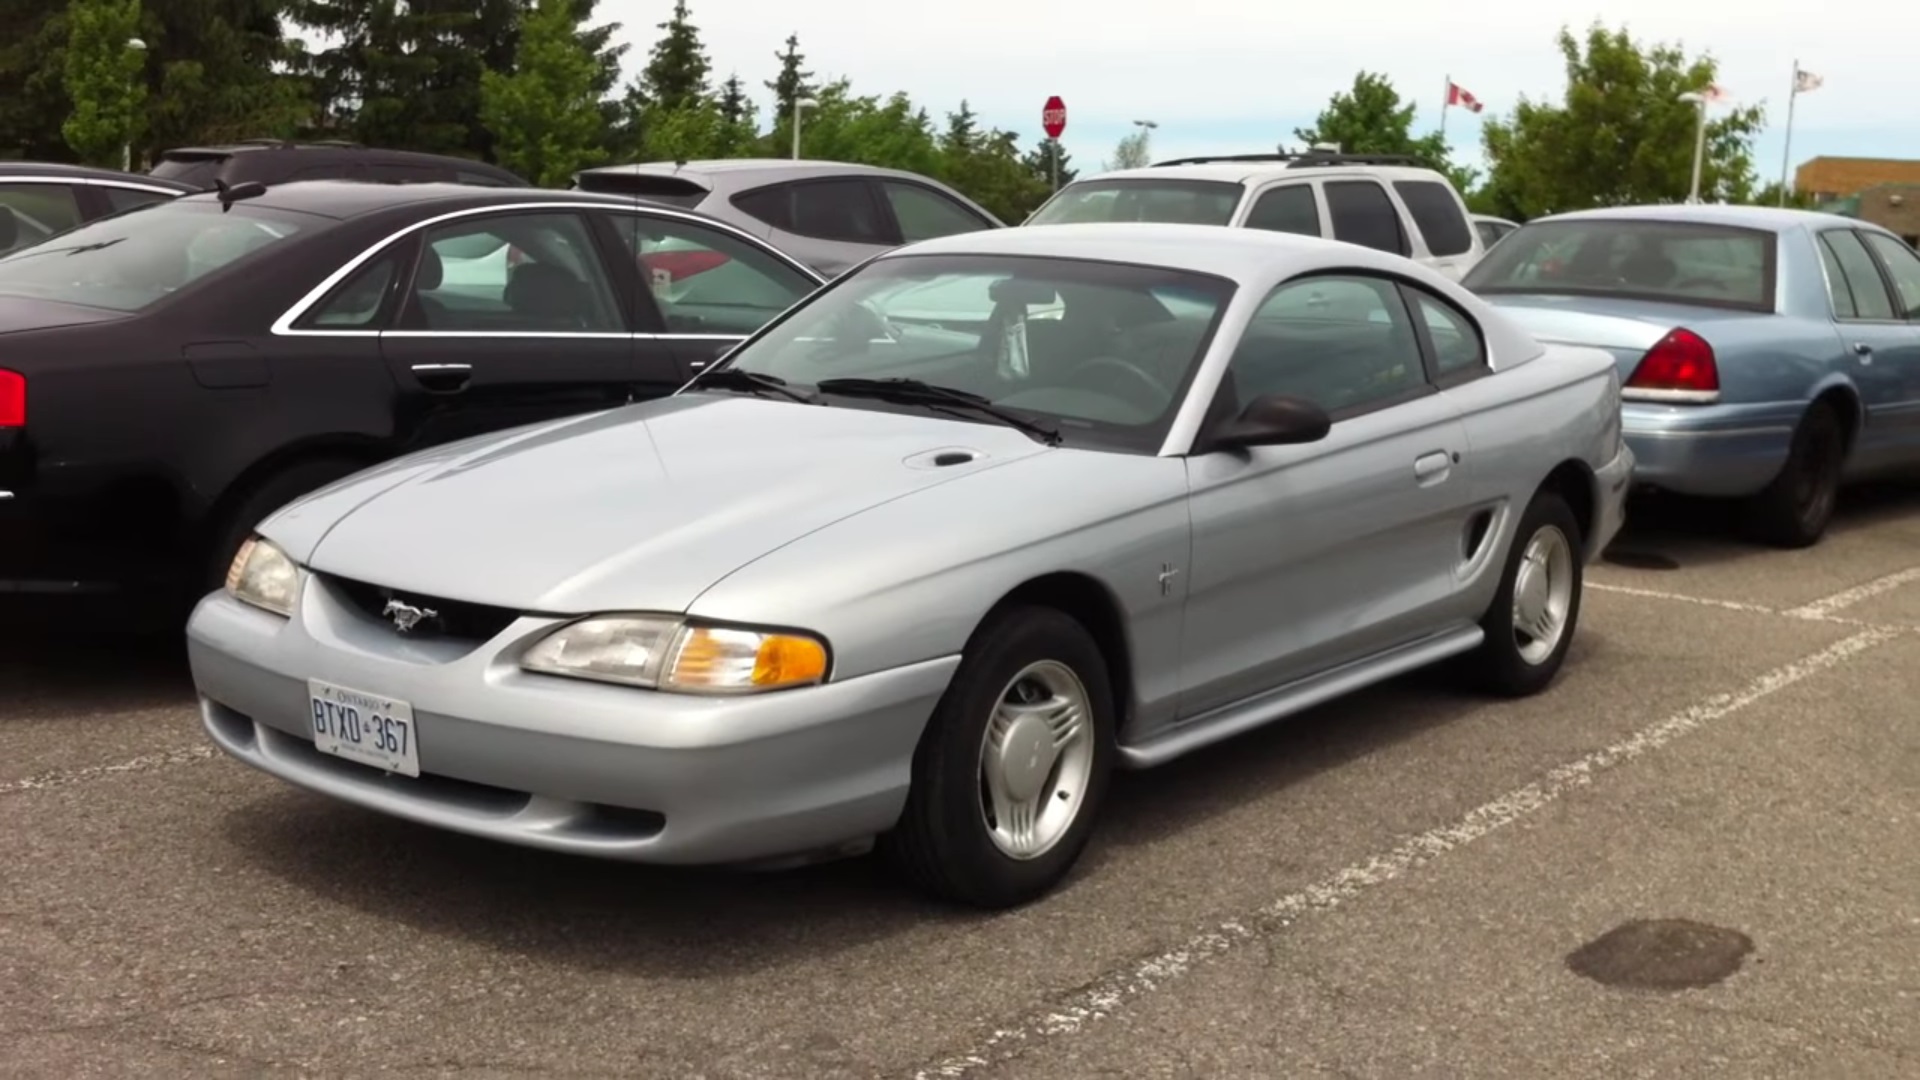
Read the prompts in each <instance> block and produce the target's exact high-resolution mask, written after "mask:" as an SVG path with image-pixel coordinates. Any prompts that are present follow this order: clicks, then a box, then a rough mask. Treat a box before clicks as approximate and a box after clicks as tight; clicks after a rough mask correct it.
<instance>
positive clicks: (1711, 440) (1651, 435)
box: [1620, 401, 1806, 497]
mask: <svg viewBox="0 0 1920 1080" xmlns="http://www.w3.org/2000/svg"><path fill="white" fill-rule="evenodd" d="M1805 411H1806V404H1805V403H1804V402H1763V403H1759V404H1740V405H1657V404H1651V403H1647V402H1637V401H1629V402H1625V403H1623V404H1622V405H1621V408H1620V420H1621V425H1622V428H1623V429H1624V432H1625V436H1626V440H1627V444H1628V445H1629V446H1631V447H1633V453H1634V458H1635V461H1636V464H1635V466H1634V482H1635V483H1636V484H1639V485H1644V486H1648V487H1654V488H1658V489H1660V490H1662V491H1670V492H1672V493H1674V494H1676V495H1696V496H1705V497H1740V496H1746V495H1752V494H1755V493H1757V492H1758V491H1759V490H1760V489H1761V488H1764V487H1766V486H1767V484H1769V483H1771V482H1772V480H1773V478H1774V477H1775V476H1777V475H1779V473H1780V469H1781V467H1782V466H1784V465H1785V464H1786V462H1787V452H1788V450H1789V448H1790V447H1791V446H1792V444H1793V429H1794V425H1796V424H1798V423H1799V422H1800V415H1801V414H1802V413H1803V412H1805Z"/></svg>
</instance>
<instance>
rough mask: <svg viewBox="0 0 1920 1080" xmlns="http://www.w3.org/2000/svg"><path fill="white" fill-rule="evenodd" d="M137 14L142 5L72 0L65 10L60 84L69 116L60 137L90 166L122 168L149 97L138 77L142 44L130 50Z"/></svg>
mask: <svg viewBox="0 0 1920 1080" xmlns="http://www.w3.org/2000/svg"><path fill="white" fill-rule="evenodd" d="M140 14H141V12H140V0H74V3H73V4H72V6H70V7H69V8H68V9H67V27H68V36H67V51H66V56H65V58H64V60H65V64H64V72H63V75H64V78H63V80H62V81H63V83H64V85H65V86H66V89H67V97H68V99H69V100H70V101H71V102H72V103H73V111H72V112H71V113H69V114H68V116H67V119H66V122H65V123H64V124H62V125H61V128H60V131H61V134H62V135H64V136H65V137H66V140H67V145H68V146H71V147H72V148H73V151H74V153H75V154H76V155H78V156H79V158H80V160H81V161H84V162H86V163H87V164H89V165H103V166H107V167H109V168H114V167H118V166H119V165H121V154H122V153H123V152H124V150H125V148H126V147H127V146H129V145H130V144H131V143H132V141H133V137H134V134H135V130H136V128H137V126H138V125H139V123H140V105H141V102H142V101H143V100H144V99H145V98H146V94H147V86H146V83H145V82H144V81H142V79H141V75H140V69H141V66H142V65H143V64H144V63H145V62H146V52H145V45H146V43H145V42H142V43H141V45H140V47H139V48H135V47H134V46H133V45H132V44H131V41H132V39H133V38H135V37H137V36H138V32H139V29H140Z"/></svg>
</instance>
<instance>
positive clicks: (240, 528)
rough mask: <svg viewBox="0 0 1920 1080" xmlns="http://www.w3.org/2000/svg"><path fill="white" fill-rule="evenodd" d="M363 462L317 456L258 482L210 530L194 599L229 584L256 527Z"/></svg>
mask: <svg viewBox="0 0 1920 1080" xmlns="http://www.w3.org/2000/svg"><path fill="white" fill-rule="evenodd" d="M362 467H363V466H362V465H361V464H360V463H358V462H354V461H348V460H345V459H341V458H315V459H312V460H308V461H299V462H295V463H294V464H292V465H289V466H288V467H286V468H285V469H282V470H280V471H279V472H276V473H273V474H272V475H270V476H268V477H267V478H266V479H265V480H263V481H261V482H260V483H258V484H256V485H255V486H254V487H253V488H252V489H250V490H249V491H248V492H247V493H246V494H244V495H242V496H241V497H240V500H239V501H238V502H236V503H234V504H233V506H232V507H230V508H229V509H228V510H227V511H226V512H225V513H224V514H222V515H221V516H220V517H219V519H218V520H217V521H215V522H214V524H213V527H212V528H211V529H210V530H209V531H208V534H207V535H208V541H207V546H206V548H205V549H204V552H203V556H202V560H201V564H200V570H199V574H198V576H197V577H196V579H195V582H194V586H195V592H194V595H193V602H194V603H198V602H199V600H200V598H201V597H202V596H205V595H206V594H207V593H209V592H212V591H213V590H215V589H219V588H222V587H223V586H224V585H225V584H226V580H227V570H228V568H230V567H231V566H232V565H233V557H234V555H235V554H237V553H238V552H239V550H240V545H241V544H243V543H245V542H246V539H247V537H248V536H250V535H252V533H253V530H254V529H255V528H256V527H258V526H259V524H260V523H261V522H262V521H264V520H266V518H267V517H268V516H270V515H271V514H272V513H273V512H274V511H275V510H278V509H280V508H281V507H283V506H285V505H287V504H288V503H290V502H292V501H293V500H295V499H297V498H299V497H300V496H302V495H305V494H307V493H308V492H311V491H315V490H318V489H319V488H322V487H325V486H326V485H328V484H331V483H333V482H334V481H335V480H338V479H340V478H341V477H343V476H346V475H348V474H350V473H353V472H356V471H358V470H359V469H361V468H362Z"/></svg>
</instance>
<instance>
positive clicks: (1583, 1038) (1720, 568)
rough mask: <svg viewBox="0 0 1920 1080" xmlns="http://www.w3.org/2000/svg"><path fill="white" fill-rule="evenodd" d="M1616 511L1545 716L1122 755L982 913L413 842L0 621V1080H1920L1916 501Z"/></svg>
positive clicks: (161, 689)
mask: <svg viewBox="0 0 1920 1080" xmlns="http://www.w3.org/2000/svg"><path fill="white" fill-rule="evenodd" d="M1635 513H1636V520H1635V524H1634V526H1633V527H1632V529H1631V530H1630V531H1629V533H1628V534H1627V536H1626V537H1624V538H1623V540H1622V541H1621V543H1620V544H1618V545H1616V557H1617V559H1618V561H1617V562H1610V563H1608V564H1603V565H1601V566H1598V567H1595V568H1593V569H1592V570H1591V571H1590V576H1589V589H1588V592H1587V595H1586V601H1585V604H1586V607H1585V613H1584V616H1583V621H1582V626H1581V630H1580V636H1579V638H1578V640H1577V641H1576V643H1575V645H1574V652H1573V655H1572V656H1571V658H1570V660H1569V665H1568V667H1567V669H1566V671H1565V673H1564V674H1563V676H1562V679H1561V681H1560V682H1559V683H1558V684H1557V685H1556V686H1555V687H1554V688H1553V689H1551V690H1550V691H1549V692H1548V693H1546V694H1544V695H1542V696H1539V697H1536V698H1532V699H1529V700H1525V701H1520V702H1511V703H1489V702H1487V701H1484V700H1480V699H1476V698H1473V697H1470V696H1465V695H1462V694H1460V693H1458V692H1456V691H1453V690H1450V689H1448V688H1447V685H1446V684H1445V683H1443V682H1441V681H1439V680H1437V679H1435V678H1433V677H1431V676H1425V675H1422V676H1415V677H1411V678H1408V679H1404V680H1401V681H1399V682H1396V683H1394V684H1392V685H1389V686H1386V687H1383V688H1380V689H1378V690H1375V691H1372V692H1369V693H1366V694H1363V695H1360V696H1358V697H1355V698H1352V699H1349V700H1347V701H1344V702H1340V703H1337V704H1335V705H1333V706H1330V707H1326V708H1322V709H1319V710H1316V711H1315V712H1313V713H1311V714H1309V715H1307V716H1304V717H1301V718H1298V719H1296V720H1294V721H1292V722H1290V723H1288V724H1285V725H1281V726H1278V727H1275V728H1272V729H1269V730H1267V731H1264V732H1259V733H1256V734H1254V735H1251V736H1249V737H1246V738H1242V739H1240V740H1238V741H1236V742H1233V743H1231V744H1229V745H1227V746H1223V747H1219V748H1216V749H1214V750H1212V751H1210V752H1206V753H1202V754H1200V755H1197V756H1195V757H1192V758H1190V759H1186V760H1183V761H1181V762H1179V763H1176V764H1175V765H1172V766H1169V767H1167V768H1165V769H1163V770H1159V771H1156V772H1153V773H1147V774H1140V775H1129V776H1125V777H1123V778H1122V781H1121V783H1120V784H1119V785H1118V786H1117V787H1116V788H1115V797H1114V801H1113V802H1112V803H1111V804H1110V816H1109V818H1108V820H1107V821H1106V823H1105V827H1104V829H1103V831H1102V833H1101V835H1100V836H1099V838H1098V839H1097V840H1096V841H1095V846H1094V848H1093V849H1092V850H1091V851H1090V852H1089V853H1088V857H1087V858H1086V860H1085V861H1084V863H1083V865H1082V869H1081V871H1080V872H1079V873H1078V874H1077V875H1076V876H1075V878H1074V879H1073V880H1072V881H1071V882H1070V884H1069V886H1068V887H1067V888H1066V889H1065V890H1064V891H1062V892H1061V893H1059V894H1058V895H1056V896H1054V897H1052V898H1050V899H1048V900H1046V901H1043V902H1041V903H1039V904H1037V905H1034V906H1032V907H1030V908H1028V909H1025V910H1022V911H1019V912H1015V913H1011V914H1004V915H999V916H983V915H977V914H960V913H954V912H952V911H947V910H943V909H939V908H935V907H932V906H930V905H927V904H925V903H923V902H921V901H920V900H918V899H917V898H916V897H914V896H913V895H911V894H909V893H907V892H905V891H904V890H902V889H900V888H897V887H895V886H894V885H893V884H892V883H891V881H890V880H889V879H888V878H887V877H886V876H885V875H884V874H882V873H880V872H879V871H878V870H877V869H876V868H875V867H874V866H872V865H870V864H869V863H868V862H866V861H855V862H848V863H840V864H834V865H830V866H822V867H815V868H812V869H808V870H804V871H799V872H793V873H786V874H779V875H745V874H733V873H718V872H715V873H693V872H685V871H674V872H663V871H657V870H651V869H646V868H639V867H631V866H623V865H611V864H604V863H596V862H587V861H582V860H574V859H568V858H561V857H555V856H548V855H544V854H538V853H531V852H525V851H520V850H517V849H511V848H505V847H500V846H496V845H491V844H487V843H483V842H480V841H474V840H467V839H464V838H460V837H454V836H449V835H445V834H441V833H437V832H432V831H429V830H426V829H422V828H417V827H414V826H411V825H407V824H403V823H398V822H393V821H389V820H387V819H384V818H380V817H377V816H375V815H372V814H369V813H365V812H361V811H359V810H356V809H352V808H347V807H343V806H340V805H337V804H334V803H332V802H329V801H327V800H324V799H322V798H320V797H318V796H313V795H308V794H305V793H303V792H300V791H297V790H295V789H292V788H290V787H288V786H286V785H284V784H281V783H279V782H277V781H274V780H271V779H269V778H267V777H265V776H262V775H259V774H257V773H254V772H253V771H251V770H249V769H247V768H245V767H243V766H241V765H239V764H237V763H234V762H231V761H228V760H225V759H223V758H217V757H215V756H214V755H213V754H212V753H210V752H209V750H208V749H207V745H208V744H207V742H206V740H205V739H204V738H203V737H202V735H201V732H200V728H199V724H198V721H197V718H196V716H195V714H194V712H193V710H192V709H191V708H190V707H189V704H188V703H189V700H190V687H189V685H188V682H187V679H186V675H185V671H184V666H183V664H182V663H181V662H180V661H179V659H178V657H177V655H176V654H175V651H174V649H173V648H172V647H171V646H170V645H162V646H158V647H156V646H151V645H137V646H136V645H131V644H129V643H127V642H124V641H116V640H111V639H90V638H81V637H75V636H71V635H57V636H48V635H47V634H46V633H45V632H43V631H39V630H34V629H23V628H20V627H18V626H16V627H14V628H13V629H12V631H11V635H10V639H9V640H7V641H5V642H0V867H4V880H3V881H0V1075H7V1076H16V1075H17V1076H34V1077H41V1076H47V1077H63V1078H64V1077H79V1076H136V1075H138V1076H195V1077H219V1076H236V1077H238V1076H245V1077H269V1076H282V1075H286V1076H295V1075H329V1076H340V1075H354V1076H359V1075H370V1074H376V1073H380V1074H385V1073H397V1074H410V1075H459V1076H461V1077H495V1076H498V1077H525V1076H552V1077H571V1076H614V1075H621V1076H646V1077H652V1076H660V1077H704V1078H721V1077H729V1078H730V1077H780V1078H799V1077H809V1078H811V1077H869V1076H871V1077H899V1078H902V1080H906V1078H915V1077H927V1078H933V1077H963V1076H964V1077H978V1078H986V1077H992V1078H1002V1077H1047V1078H1050V1080H1051V1078H1069V1077H1113V1076H1125V1077H1189V1076H1205V1077H1261V1078H1319V1077H1385V1078H1406V1077H1481V1076H1488V1077H1504V1076H1514V1077H1529V1078H1531V1077H1547V1076H1552V1077H1588V1076H1592V1077H1609V1078H1611V1077H1625V1076H1662V1077H1666V1076H1683V1075H1684V1076H1689V1077H1691V1076H1715V1075H1721V1076H1729V1077H1761V1076H1766V1077H1786V1076H1807V1077H1846V1078H1849V1080H1866V1078H1876V1077H1890V1078H1891V1077H1902V1078H1906V1077H1912V1076H1916V1075H1920V728H1916V726H1915V723H1914V717H1915V716H1916V713H1920V701H1916V696H1917V695H1920V488H1903V489H1893V490H1883V491H1875V492H1867V493H1862V494H1859V495H1856V496H1855V497H1853V498H1851V499H1849V500H1847V501H1846V502H1845V503H1844V504H1843V510H1842V517H1841V519H1840V520H1839V521H1838V522H1837V524H1836V526H1835V531H1834V533H1833V534H1832V535H1831V536H1830V537H1829V538H1828V539H1827V541H1826V542H1824V543H1823V544H1821V545H1820V546H1818V547H1816V548H1814V549H1812V550H1809V551H1803V552H1778V551H1767V550H1762V549H1757V548H1750V547H1746V546H1742V545H1739V544H1736V543H1730V542H1727V541H1724V540H1721V539H1719V538H1717V537H1716V536H1714V535H1713V533H1712V531H1711V528H1710V523H1709V522H1706V521H1703V520H1701V519H1702V518H1703V517H1706V516H1710V512H1705V513H1693V514H1687V515H1684V516H1676V515H1673V514H1670V513H1666V512H1663V511H1660V510H1659V509H1658V508H1652V509H1648V508H1641V507H1636V508H1635Z"/></svg>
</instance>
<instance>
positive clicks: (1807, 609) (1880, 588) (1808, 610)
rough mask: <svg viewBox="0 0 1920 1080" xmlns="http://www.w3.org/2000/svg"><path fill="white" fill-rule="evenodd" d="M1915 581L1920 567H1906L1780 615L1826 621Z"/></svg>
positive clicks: (1918, 575)
mask: <svg viewBox="0 0 1920 1080" xmlns="http://www.w3.org/2000/svg"><path fill="white" fill-rule="evenodd" d="M1916 581H1920V566H1913V567H1908V568H1907V569H1905V570H1901V571H1898V572H1896V573H1892V574H1888V575H1886V576H1885V577H1878V578H1874V579H1873V580H1872V581H1869V582H1867V583H1866V584H1864V585H1855V586H1854V587H1853V588H1851V589H1842V590H1840V591H1839V592H1837V593H1834V594H1833V595H1832V596H1826V597H1822V598H1820V599H1818V600H1815V601H1813V602H1812V603H1810V604H1802V605H1800V606H1799V607H1797V608H1793V609H1792V610H1790V611H1785V612H1782V613H1781V614H1783V615H1791V616H1793V617H1794V618H1796V619H1828V618H1832V617H1833V613H1834V612H1836V611H1839V610H1841V609H1843V608H1849V607H1852V606H1853V605H1855V604H1857V603H1859V602H1860V601H1862V600H1871V599H1872V598H1874V597H1876V596H1879V595H1880V594H1881V593H1889V592H1892V591H1893V590H1895V589H1897V588H1899V587H1900V586H1902V585H1909V584H1912V583H1913V582H1916Z"/></svg>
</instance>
